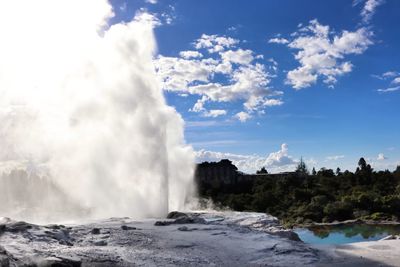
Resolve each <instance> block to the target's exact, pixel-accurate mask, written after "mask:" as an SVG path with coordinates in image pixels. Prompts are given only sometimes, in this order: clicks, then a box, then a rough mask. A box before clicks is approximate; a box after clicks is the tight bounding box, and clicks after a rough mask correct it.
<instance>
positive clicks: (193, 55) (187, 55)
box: [179, 51, 203, 59]
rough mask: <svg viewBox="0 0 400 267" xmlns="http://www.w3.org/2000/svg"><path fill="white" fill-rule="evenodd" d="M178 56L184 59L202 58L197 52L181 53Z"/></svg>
mask: <svg viewBox="0 0 400 267" xmlns="http://www.w3.org/2000/svg"><path fill="white" fill-rule="evenodd" d="M179 55H180V56H181V57H182V58H184V59H189V58H200V57H203V54H202V53H200V52H199V51H181V52H179Z"/></svg>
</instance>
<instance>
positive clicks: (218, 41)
mask: <svg viewBox="0 0 400 267" xmlns="http://www.w3.org/2000/svg"><path fill="white" fill-rule="evenodd" d="M238 43H239V40H237V39H234V38H231V37H225V36H219V35H208V34H203V35H202V36H201V37H200V38H199V39H197V40H196V42H195V43H194V47H195V48H196V49H202V48H206V49H208V52H209V53H215V52H221V51H223V50H225V49H226V48H229V47H233V46H235V45H236V44H238Z"/></svg>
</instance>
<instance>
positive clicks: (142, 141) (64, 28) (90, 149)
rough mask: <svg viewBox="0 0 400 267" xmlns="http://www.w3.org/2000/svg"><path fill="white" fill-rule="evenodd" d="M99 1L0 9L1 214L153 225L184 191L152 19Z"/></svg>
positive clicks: (183, 158)
mask: <svg viewBox="0 0 400 267" xmlns="http://www.w3.org/2000/svg"><path fill="white" fill-rule="evenodd" d="M112 17H113V11H112V7H111V5H110V4H109V3H108V2H107V1H106V0H85V1H81V0H58V1H54V0H36V1H31V0H25V1H13V0H9V1H6V0H4V1H1V2H0V32H1V42H0V148H1V149H0V167H1V172H2V173H3V174H2V176H1V177H0V216H10V217H13V218H19V219H26V220H31V221H32V220H33V221H46V220H47V221H49V220H53V221H54V220H65V219H75V218H82V217H107V216H132V217H135V218H138V217H146V216H162V215H165V214H166V213H167V211H168V207H169V208H170V209H182V208H183V206H184V205H185V202H187V201H188V200H190V198H191V196H192V194H193V182H192V179H193V178H192V174H193V162H194V156H193V153H192V149H191V148H190V147H188V146H186V145H185V144H184V138H183V121H182V119H181V117H180V116H179V115H178V114H177V112H176V111H175V110H174V109H173V108H171V107H169V106H167V105H166V103H165V100H164V97H163V94H162V90H161V88H160V86H159V83H158V81H157V78H156V76H155V72H154V67H153V63H152V57H153V55H154V53H155V50H156V44H155V39H154V36H153V25H154V23H153V21H152V17H151V15H149V14H145V13H144V14H138V15H136V16H135V18H133V19H132V21H131V22H128V23H119V24H114V25H112V26H108V21H109V19H110V18H112Z"/></svg>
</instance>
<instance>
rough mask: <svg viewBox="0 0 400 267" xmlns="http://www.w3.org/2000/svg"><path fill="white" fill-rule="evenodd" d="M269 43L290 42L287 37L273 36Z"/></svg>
mask: <svg viewBox="0 0 400 267" xmlns="http://www.w3.org/2000/svg"><path fill="white" fill-rule="evenodd" d="M268 43H272V44H287V43H289V40H288V39H286V38H272V39H269V40H268Z"/></svg>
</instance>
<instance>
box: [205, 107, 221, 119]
mask: <svg viewBox="0 0 400 267" xmlns="http://www.w3.org/2000/svg"><path fill="white" fill-rule="evenodd" d="M222 115H226V110H223V109H211V110H209V111H207V112H205V113H204V116H205V117H213V118H216V117H218V116H222Z"/></svg>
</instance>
